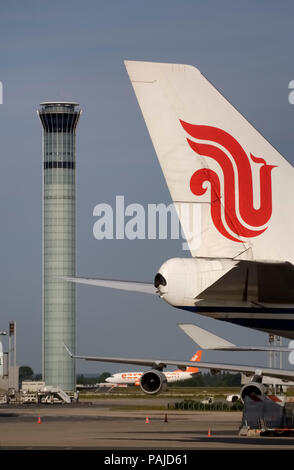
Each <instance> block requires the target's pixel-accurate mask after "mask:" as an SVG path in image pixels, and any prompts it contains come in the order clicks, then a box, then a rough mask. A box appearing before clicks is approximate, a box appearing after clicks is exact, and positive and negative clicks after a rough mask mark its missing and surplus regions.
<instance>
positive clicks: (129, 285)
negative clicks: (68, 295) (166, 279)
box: [61, 277, 156, 294]
mask: <svg viewBox="0 0 294 470" xmlns="http://www.w3.org/2000/svg"><path fill="white" fill-rule="evenodd" d="M61 279H63V280H64V281H68V282H75V283H76V284H87V285H89V286H98V287H108V288H110V289H119V290H126V291H131V292H141V293H143V294H156V288H155V287H154V285H153V284H151V283H147V282H134V281H115V280H112V279H90V278H84V277H62V278H61Z"/></svg>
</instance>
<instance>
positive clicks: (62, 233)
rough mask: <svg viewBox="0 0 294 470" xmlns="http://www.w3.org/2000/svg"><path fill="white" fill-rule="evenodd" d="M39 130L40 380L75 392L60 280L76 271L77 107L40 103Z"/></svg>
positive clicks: (71, 329) (71, 304) (69, 314)
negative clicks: (41, 276)
mask: <svg viewBox="0 0 294 470" xmlns="http://www.w3.org/2000/svg"><path fill="white" fill-rule="evenodd" d="M40 106H41V108H40V109H39V111H38V114H39V117H40V120H41V123H42V126H43V379H44V380H45V382H46V384H47V385H54V386H59V387H61V388H62V389H63V390H66V391H73V390H75V364H74V361H73V360H72V359H71V358H70V357H69V356H68V355H67V353H66V351H65V349H64V347H63V343H66V344H67V345H68V346H69V347H70V349H71V350H72V351H75V345H76V292H75V286H74V284H72V283H67V282H64V281H61V280H60V279H58V277H59V276H75V271H76V203H75V193H76V177H75V166H76V149H75V140H76V127H77V123H78V120H79V116H80V113H81V111H80V110H78V109H76V107H77V106H78V103H69V102H46V103H41V105H40Z"/></svg>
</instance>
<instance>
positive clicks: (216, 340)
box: [178, 323, 236, 349]
mask: <svg viewBox="0 0 294 470" xmlns="http://www.w3.org/2000/svg"><path fill="white" fill-rule="evenodd" d="M178 326H179V327H180V328H181V330H183V331H184V332H185V333H186V335H188V336H190V338H191V339H192V340H193V341H194V342H195V343H197V344H199V346H200V347H201V348H202V349H222V348H232V347H236V345H235V344H233V343H230V342H229V341H227V340H225V339H223V338H220V337H219V336H216V335H214V334H212V333H210V332H209V331H206V330H203V328H199V326H196V325H192V324H184V323H178Z"/></svg>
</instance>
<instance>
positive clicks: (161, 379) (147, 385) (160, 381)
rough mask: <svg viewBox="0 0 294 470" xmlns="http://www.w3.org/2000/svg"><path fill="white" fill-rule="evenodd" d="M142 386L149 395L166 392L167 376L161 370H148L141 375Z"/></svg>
mask: <svg viewBox="0 0 294 470" xmlns="http://www.w3.org/2000/svg"><path fill="white" fill-rule="evenodd" d="M140 387H141V389H142V390H143V392H144V393H147V394H148V395H156V394H157V393H161V392H164V391H165V390H166V389H167V380H166V376H165V375H164V373H163V372H161V371H159V370H155V369H153V370H148V371H147V372H145V373H144V374H143V375H142V376H141V379H140Z"/></svg>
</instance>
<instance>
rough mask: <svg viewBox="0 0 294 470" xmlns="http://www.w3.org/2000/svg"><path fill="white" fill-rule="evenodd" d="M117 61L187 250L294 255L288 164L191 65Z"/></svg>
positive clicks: (253, 256)
mask: <svg viewBox="0 0 294 470" xmlns="http://www.w3.org/2000/svg"><path fill="white" fill-rule="evenodd" d="M125 65H126V68H127V71H128V74H129V77H130V80H131V82H132V85H133V88H134V91H135V94H136V97H137V99H138V102H139V105H140V108H141V111H142V113H143V117H144V119H145V122H146V125H147V128H148V130H149V133H150V136H151V139H152V142H153V145H154V148H155V151H156V153H157V156H158V159H159V162H160V165H161V168H162V171H163V174H164V177H165V179H166V182H167V185H168V188H169V191H170V194H171V197H172V199H173V202H174V204H175V206H176V209H177V212H178V215H179V219H180V222H181V224H182V228H183V231H184V233H185V235H186V238H187V242H188V244H189V248H190V251H191V254H192V256H202V257H210V258H235V259H247V260H271V261H278V260H279V261H281V260H283V261H284V260H288V261H292V260H294V244H293V225H294V224H293V221H292V217H293V201H294V184H293V183H294V171H293V167H292V166H291V165H290V164H289V163H288V162H287V161H286V160H285V159H284V158H283V157H282V156H281V155H280V154H279V153H278V152H277V150H276V149H274V148H273V147H272V145H271V144H270V143H269V142H268V141H267V140H266V139H265V138H264V137H263V136H262V135H261V134H260V133H259V132H258V131H257V130H256V129H255V128H254V127H253V126H252V125H251V124H250V123H249V122H248V121H247V120H246V119H245V118H244V117H243V116H242V115H241V114H240V113H239V112H238V111H237V110H236V109H235V108H234V107H233V106H232V105H231V104H230V103H229V102H228V101H227V100H226V99H225V98H224V96H222V95H221V93H220V92H219V91H218V90H217V89H216V88H215V87H214V86H213V85H212V84H211V83H210V82H209V81H208V80H207V79H206V78H205V77H204V76H203V75H202V74H201V73H200V72H199V70H197V69H196V68H195V67H192V66H190V65H179V64H161V63H151V62H150V63H149V62H135V61H126V62H125Z"/></svg>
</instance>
